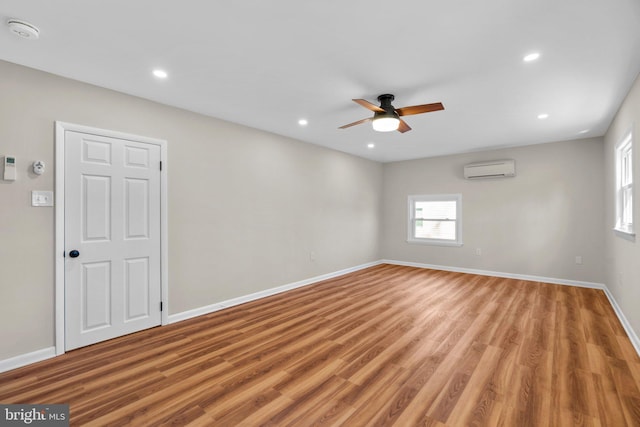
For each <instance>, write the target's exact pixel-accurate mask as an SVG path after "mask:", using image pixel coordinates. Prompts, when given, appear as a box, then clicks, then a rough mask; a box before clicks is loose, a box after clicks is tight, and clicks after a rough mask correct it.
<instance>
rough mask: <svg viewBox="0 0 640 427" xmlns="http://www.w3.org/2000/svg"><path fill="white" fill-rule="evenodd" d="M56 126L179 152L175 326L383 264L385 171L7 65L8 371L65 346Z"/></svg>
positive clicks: (0, 275)
mask: <svg viewBox="0 0 640 427" xmlns="http://www.w3.org/2000/svg"><path fill="white" fill-rule="evenodd" d="M212 102H214V101H212ZM55 120H60V121H65V122H69V123H77V124H82V125H86V126H93V127H98V128H103V129H111V130H116V131H120V132H127V133H132V134H137V135H143V136H149V137H155V138H159V139H165V140H167V141H168V165H167V166H168V180H169V181H168V191H169V214H168V217H169V295H170V300H169V303H170V306H169V309H170V314H175V313H180V312H183V311H186V310H190V309H195V308H199V307H203V306H206V305H208V304H213V303H216V302H219V301H224V300H227V299H230V298H233V297H238V296H242V295H246V294H249V293H253V292H257V291H260V290H264V289H268V288H272V287H275V286H279V285H284V284H287V283H291V282H295V281H298V280H302V279H306V278H310V277H314V276H317V275H321V274H325V273H330V272H334V271H338V270H341V269H344V268H348V267H353V266H356V265H359V264H363V263H367V262H371V261H374V260H377V259H378V258H379V251H378V241H379V236H378V232H379V225H380V218H379V215H380V193H381V190H380V189H381V185H382V184H381V183H382V181H381V179H382V165H380V164H378V163H375V162H371V161H367V160H364V159H360V158H357V157H354V156H350V155H347V154H344V153H340V152H336V151H332V150H328V149H324V148H320V147H317V146H313V145H310V144H304V143H300V142H298V141H294V140H291V139H287V138H284V137H280V136H276V135H273V134H269V133H265V132H261V131H258V130H255V129H250V128H247V127H243V126H239V125H234V124H231V123H228V122H224V121H221V120H216V119H213V118H208V117H204V116H201V115H198V114H194V113H190V112H187V111H184V110H180V109H176V108H171V107H167V106H164V105H160V104H157V103H153V102H149V101H146V100H143V99H139V98H135V97H131V96H128V95H124V94H121V93H117V92H114V91H109V90H105V89H101V88H98V87H95V86H91V85H87V84H83V83H79V82H76V81H72V80H68V79H64V78H60V77H56V76H53V75H50V74H46V73H42V72H39V71H36V70H32V69H28V68H24V67H20V66H17V65H14V64H10V63H7V62H1V61H0V156H3V155H5V154H11V155H15V156H16V157H17V161H18V180H17V181H15V182H12V183H8V182H5V181H2V180H0V241H1V242H2V245H0V325H2V328H0V343H1V344H0V360H3V359H7V358H10V357H13V356H16V355H20V354H24V353H29V352H32V351H36V350H41V349H43V348H47V347H51V346H53V345H54V323H53V319H54V211H53V208H50V207H48V208H35V207H31V206H30V194H31V191H32V190H53V189H54V160H53V159H54V121H55ZM35 160H44V161H45V162H46V164H47V172H46V173H45V174H44V175H42V176H36V175H34V174H32V173H29V166H30V164H31V163H32V162H33V161H35ZM310 252H314V253H315V260H314V261H312V260H311V259H310V256H309V254H310Z"/></svg>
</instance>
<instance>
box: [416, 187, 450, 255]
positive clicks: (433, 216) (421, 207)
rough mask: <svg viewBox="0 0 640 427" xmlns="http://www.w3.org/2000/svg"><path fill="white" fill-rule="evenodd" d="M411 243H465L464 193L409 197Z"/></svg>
mask: <svg viewBox="0 0 640 427" xmlns="http://www.w3.org/2000/svg"><path fill="white" fill-rule="evenodd" d="M408 228H409V237H408V241H409V242H412V243H426V244H430V245H445V246H462V195H461V194H435V195H426V196H409V225H408Z"/></svg>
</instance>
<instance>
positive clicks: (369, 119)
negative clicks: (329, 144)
mask: <svg viewBox="0 0 640 427" xmlns="http://www.w3.org/2000/svg"><path fill="white" fill-rule="evenodd" d="M369 121H371V117H369V118H366V119H362V120H358V121H357V122H353V123H349V124H348V125H344V126H340V127H339V128H338V129H346V128H350V127H351V126H355V125H359V124H361V123H365V122H369Z"/></svg>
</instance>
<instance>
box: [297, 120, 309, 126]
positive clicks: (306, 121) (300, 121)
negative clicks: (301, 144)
mask: <svg viewBox="0 0 640 427" xmlns="http://www.w3.org/2000/svg"><path fill="white" fill-rule="evenodd" d="M298 124H299V125H300V126H306V125H308V124H309V121H308V120H307V119H300V120H298Z"/></svg>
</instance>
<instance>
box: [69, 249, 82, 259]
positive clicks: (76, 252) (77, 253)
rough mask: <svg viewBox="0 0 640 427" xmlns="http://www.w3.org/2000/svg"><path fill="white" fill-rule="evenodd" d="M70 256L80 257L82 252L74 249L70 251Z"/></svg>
mask: <svg viewBox="0 0 640 427" xmlns="http://www.w3.org/2000/svg"><path fill="white" fill-rule="evenodd" d="M69 256H70V257H71V258H77V257H79V256H80V252H78V251H76V250H75V249H74V250H72V251H71V252H69Z"/></svg>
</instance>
